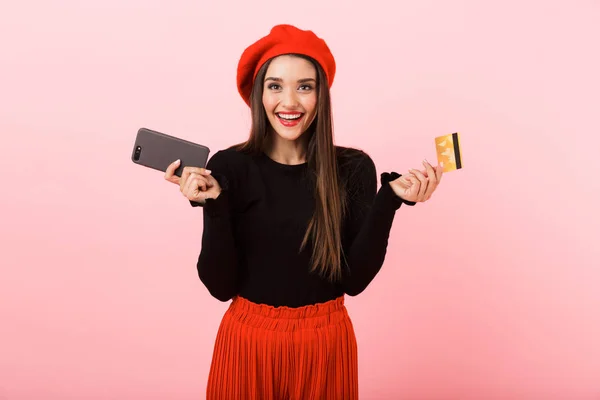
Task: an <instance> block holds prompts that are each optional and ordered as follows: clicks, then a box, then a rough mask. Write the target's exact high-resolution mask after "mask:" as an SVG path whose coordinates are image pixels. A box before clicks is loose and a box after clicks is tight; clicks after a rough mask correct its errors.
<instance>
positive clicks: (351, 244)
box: [342, 154, 415, 296]
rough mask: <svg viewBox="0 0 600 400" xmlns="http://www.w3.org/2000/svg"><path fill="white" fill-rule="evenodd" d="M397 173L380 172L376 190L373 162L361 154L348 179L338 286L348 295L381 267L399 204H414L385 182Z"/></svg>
mask: <svg viewBox="0 0 600 400" xmlns="http://www.w3.org/2000/svg"><path fill="white" fill-rule="evenodd" d="M399 176H400V175H399V174H397V173H395V172H392V173H383V174H382V175H381V181H382V182H381V183H382V185H381V188H380V189H379V191H377V174H376V169H375V164H374V163H373V160H372V159H371V158H370V157H369V156H368V155H366V154H364V156H363V159H362V160H361V162H360V164H359V165H358V166H357V167H356V168H355V172H354V173H353V174H352V177H351V178H350V180H349V190H348V196H349V198H348V201H349V208H348V216H347V225H346V228H345V230H346V232H345V233H346V235H347V238H346V241H347V243H348V246H347V247H346V249H347V250H346V254H345V256H346V268H345V269H344V275H343V282H342V285H343V289H344V292H345V293H347V294H348V295H350V296H356V295H358V294H360V293H361V292H362V291H364V290H365V289H366V288H367V286H368V285H369V284H370V283H371V281H372V280H373V279H374V278H375V276H376V275H377V273H378V272H379V270H380V269H381V266H382V265H383V262H384V260H385V255H386V251H387V245H388V238H389V234H390V230H391V227H392V222H393V220H394V216H395V213H396V210H398V209H399V208H400V206H401V205H402V204H403V203H405V204H407V205H411V206H412V205H414V204H415V203H412V202H405V201H403V200H402V199H401V198H400V197H398V196H397V195H396V194H395V193H394V191H393V189H392V188H391V186H390V185H389V183H388V182H389V181H390V180H393V179H396V178H397V177H399Z"/></svg>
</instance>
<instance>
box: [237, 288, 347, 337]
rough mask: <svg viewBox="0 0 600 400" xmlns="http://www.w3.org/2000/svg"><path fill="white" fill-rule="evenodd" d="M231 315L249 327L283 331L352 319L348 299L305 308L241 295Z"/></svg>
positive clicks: (317, 326) (338, 299)
mask: <svg viewBox="0 0 600 400" xmlns="http://www.w3.org/2000/svg"><path fill="white" fill-rule="evenodd" d="M228 314H229V316H230V317H232V318H233V319H235V320H237V321H238V322H240V323H243V324H246V325H251V326H254V327H258V328H264V329H270V330H280V331H289V330H296V329H314V328H319V327H324V326H327V325H331V324H335V323H339V322H341V321H344V320H346V319H348V313H347V310H346V307H345V305H344V296H340V297H338V298H336V299H334V300H330V301H327V302H325V303H317V304H311V305H307V306H302V307H287V306H280V307H274V306H271V305H267V304H257V303H254V302H252V301H250V300H248V299H246V298H243V297H240V296H237V297H234V298H233V300H232V302H231V305H230V306H229V309H228Z"/></svg>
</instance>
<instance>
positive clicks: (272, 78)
mask: <svg viewBox="0 0 600 400" xmlns="http://www.w3.org/2000/svg"><path fill="white" fill-rule="evenodd" d="M266 81H275V82H283V79H281V78H275V77H272V76H269V77H267V78H265V82H266ZM306 82H315V83H316V82H317V80H316V79H313V78H304V79H298V83H306Z"/></svg>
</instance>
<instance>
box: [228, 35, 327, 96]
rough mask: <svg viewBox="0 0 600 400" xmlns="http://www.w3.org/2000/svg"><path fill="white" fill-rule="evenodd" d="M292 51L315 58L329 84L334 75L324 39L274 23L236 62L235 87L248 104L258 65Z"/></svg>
mask: <svg viewBox="0 0 600 400" xmlns="http://www.w3.org/2000/svg"><path fill="white" fill-rule="evenodd" d="M292 53H293V54H302V55H306V56H309V57H311V58H313V59H315V60H316V61H317V62H318V63H319V64H320V65H321V68H323V70H324V71H325V75H326V76H327V81H328V84H329V87H331V85H332V84H333V78H334V76H335V59H334V58H333V55H332V54H331V51H330V50H329V47H328V46H327V44H326V43H325V41H324V40H323V39H321V38H319V37H317V35H315V34H314V33H313V32H312V31H308V30H301V29H298V28H296V27H295V26H292V25H276V26H274V27H273V28H272V29H271V32H270V33H269V34H268V35H267V36H265V37H263V38H261V39H259V40H258V41H256V42H255V43H253V44H252V45H250V46H249V47H248V48H246V50H244V52H243V53H242V56H241V58H240V61H239V63H238V69H237V87H238V91H239V92H240V95H241V96H242V98H243V99H244V101H245V102H246V104H248V106H249V105H250V93H251V92H252V86H253V84H254V79H255V78H256V74H257V73H258V70H259V69H260V67H262V66H263V65H264V63H265V62H267V61H268V60H269V59H271V58H273V57H276V56H280V55H283V54H292Z"/></svg>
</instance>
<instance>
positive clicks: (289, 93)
mask: <svg viewBox="0 0 600 400" xmlns="http://www.w3.org/2000/svg"><path fill="white" fill-rule="evenodd" d="M298 104H299V102H298V96H297V93H296V91H295V90H294V89H289V90H284V91H283V94H282V99H281V105H282V106H283V107H285V108H295V107H297V106H298Z"/></svg>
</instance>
